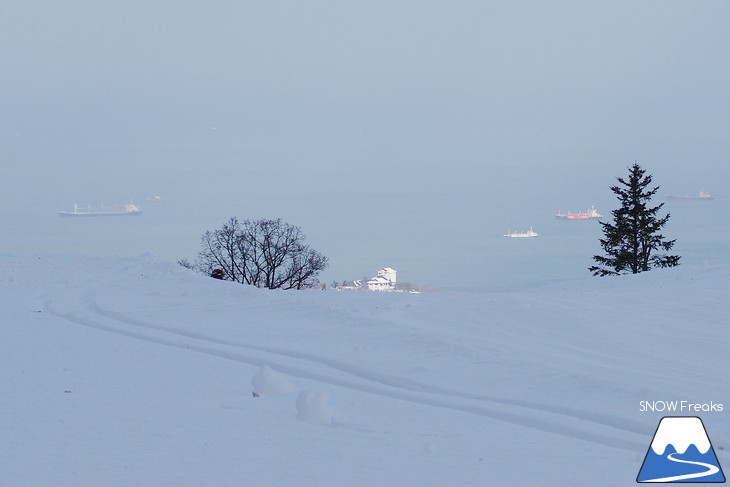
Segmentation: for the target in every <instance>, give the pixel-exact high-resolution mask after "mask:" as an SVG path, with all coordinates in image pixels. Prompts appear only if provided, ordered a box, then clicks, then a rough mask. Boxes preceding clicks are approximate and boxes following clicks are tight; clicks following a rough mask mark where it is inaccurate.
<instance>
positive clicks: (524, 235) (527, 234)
mask: <svg viewBox="0 0 730 487" xmlns="http://www.w3.org/2000/svg"><path fill="white" fill-rule="evenodd" d="M504 236H505V237H510V238H534V237H539V236H540V234H539V233H537V232H535V231H534V230H532V227H530V229H529V230H528V231H526V232H509V231H508V232H507V233H505V234H504Z"/></svg>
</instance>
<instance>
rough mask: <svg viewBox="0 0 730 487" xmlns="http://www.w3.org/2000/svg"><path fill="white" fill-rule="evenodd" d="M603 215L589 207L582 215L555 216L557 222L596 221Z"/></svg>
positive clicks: (566, 214)
mask: <svg viewBox="0 0 730 487" xmlns="http://www.w3.org/2000/svg"><path fill="white" fill-rule="evenodd" d="M602 217H603V215H601V214H600V213H598V212H597V211H596V208H595V207H593V206H591V207H590V208H589V209H588V210H586V211H584V212H582V213H560V212H558V213H557V214H556V215H555V219H557V220H597V219H599V218H602Z"/></svg>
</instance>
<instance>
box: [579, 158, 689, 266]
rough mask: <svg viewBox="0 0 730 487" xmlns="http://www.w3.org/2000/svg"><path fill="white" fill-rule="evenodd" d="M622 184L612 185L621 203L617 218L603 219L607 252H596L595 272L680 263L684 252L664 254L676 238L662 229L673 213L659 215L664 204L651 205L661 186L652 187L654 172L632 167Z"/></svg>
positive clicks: (620, 181)
mask: <svg viewBox="0 0 730 487" xmlns="http://www.w3.org/2000/svg"><path fill="white" fill-rule="evenodd" d="M616 179H617V180H618V182H619V183H620V184H618V185H616V186H611V191H613V192H614V193H615V194H616V196H617V197H618V200H619V201H620V202H621V207H620V208H618V209H616V210H613V211H611V214H612V215H613V218H614V222H613V223H609V222H599V223H600V224H601V226H602V227H603V234H604V238H602V239H600V242H601V247H602V248H603V250H604V251H605V253H606V255H605V256H601V255H595V256H594V257H593V260H595V261H596V263H597V264H598V265H594V266H591V267H590V268H589V270H590V271H591V272H592V273H593V275H594V276H614V275H619V274H629V273H631V274H638V273H639V272H644V271H648V270H650V269H651V268H652V267H674V266H677V265H679V259H680V256H678V255H667V254H660V253H657V252H661V251H664V252H668V251H669V250H671V249H672V247H673V246H674V242H675V241H676V240H664V236H663V235H661V234H660V233H659V232H660V230H661V229H662V227H664V225H666V223H667V221H669V214H668V213H667V215H666V216H665V217H662V218H659V217H657V213H658V212H659V210H660V209H661V208H662V207H663V206H664V203H661V204H660V205H659V206H655V207H650V206H649V203H650V200H651V197H652V196H654V194H655V193H656V192H657V191H658V190H659V186H657V187H655V188H648V186H649V185H650V184H651V180H652V178H651V175H650V174H649V175H647V174H646V171H645V170H644V169H642V168H641V166H639V165H638V164H636V163H634V165H633V166H631V167H630V168H629V177H628V179H627V180H624V179H623V178H616Z"/></svg>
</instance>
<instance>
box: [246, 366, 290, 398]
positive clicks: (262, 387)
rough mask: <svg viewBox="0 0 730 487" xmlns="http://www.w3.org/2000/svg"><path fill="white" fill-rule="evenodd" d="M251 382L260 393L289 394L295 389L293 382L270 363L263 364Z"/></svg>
mask: <svg viewBox="0 0 730 487" xmlns="http://www.w3.org/2000/svg"><path fill="white" fill-rule="evenodd" d="M251 384H252V385H253V389H254V391H256V392H257V393H258V394H288V393H290V392H292V391H294V388H293V387H292V386H291V384H289V382H287V380H286V379H284V378H283V377H282V376H281V375H279V374H277V373H276V372H274V371H273V370H272V369H271V367H269V366H268V365H263V366H262V367H261V368H260V369H259V370H258V372H256V374H254V376H253V378H252V379H251Z"/></svg>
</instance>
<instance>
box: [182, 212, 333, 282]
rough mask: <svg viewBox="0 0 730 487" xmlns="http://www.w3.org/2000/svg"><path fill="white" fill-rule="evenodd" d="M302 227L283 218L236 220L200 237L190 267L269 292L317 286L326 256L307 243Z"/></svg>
mask: <svg viewBox="0 0 730 487" xmlns="http://www.w3.org/2000/svg"><path fill="white" fill-rule="evenodd" d="M305 239H306V237H305V235H304V233H302V231H301V229H300V228H299V227H296V226H293V225H290V224H288V223H286V222H284V221H282V220H281V219H277V220H267V219H261V220H256V221H251V220H243V221H242V222H241V221H239V220H238V219H237V218H235V217H233V218H231V219H229V220H228V221H227V222H226V223H225V224H223V226H222V227H221V228H220V229H218V230H214V231H207V232H205V233H204V234H203V236H202V237H201V247H202V248H201V250H200V252H199V253H198V257H197V259H196V261H195V263H193V264H188V265H187V266H188V267H192V268H193V269H195V270H197V271H199V272H202V273H205V274H210V272H211V271H212V270H213V269H221V270H223V274H224V276H225V279H227V280H230V281H236V282H240V283H242V284H251V285H253V286H258V287H266V288H269V289H302V288H307V287H311V286H313V285H315V284H316V283H317V279H316V278H317V275H318V274H319V272H320V271H322V270H323V269H325V268H326V267H327V264H328V262H327V257H325V256H323V255H322V254H320V253H319V252H317V251H315V250H314V249H311V248H309V246H308V245H307V244H305V242H304V241H305Z"/></svg>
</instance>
